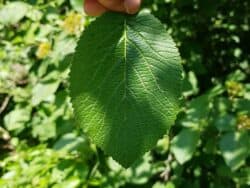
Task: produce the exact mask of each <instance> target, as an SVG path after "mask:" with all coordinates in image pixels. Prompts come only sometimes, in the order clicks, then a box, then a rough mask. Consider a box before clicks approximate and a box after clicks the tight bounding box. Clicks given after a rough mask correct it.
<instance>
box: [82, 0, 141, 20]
mask: <svg viewBox="0 0 250 188" xmlns="http://www.w3.org/2000/svg"><path fill="white" fill-rule="evenodd" d="M140 5H141V0H85V1H84V11H85V12H86V14H88V15H90V16H99V15H101V14H103V13H104V12H106V11H117V12H125V13H128V14H135V13H136V12H137V11H138V10H139V8H140Z"/></svg>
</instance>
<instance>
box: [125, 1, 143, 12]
mask: <svg viewBox="0 0 250 188" xmlns="http://www.w3.org/2000/svg"><path fill="white" fill-rule="evenodd" d="M140 5H141V0H124V7H125V9H126V12H127V13H128V14H135V13H136V12H138V10H139V8H140Z"/></svg>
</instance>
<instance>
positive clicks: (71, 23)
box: [63, 12, 82, 34]
mask: <svg viewBox="0 0 250 188" xmlns="http://www.w3.org/2000/svg"><path fill="white" fill-rule="evenodd" d="M81 28H82V15H81V14H78V13H74V12H71V13H69V14H68V15H67V17H66V18H65V20H64V22H63V29H64V30H65V31H66V32H67V33H69V34H77V33H78V32H79V31H81Z"/></svg>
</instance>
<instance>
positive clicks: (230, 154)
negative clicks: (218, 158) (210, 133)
mask: <svg viewBox="0 0 250 188" xmlns="http://www.w3.org/2000/svg"><path fill="white" fill-rule="evenodd" d="M249 147H250V142H249V136H248V135H247V133H246V132H245V133H239V132H230V133H227V134H224V135H223V136H222V138H221V140H220V150H221V152H222V155H223V157H224V159H225V161H226V164H227V165H228V166H229V167H230V168H231V169H232V170H236V169H238V168H239V167H240V166H242V165H243V164H244V163H245V159H246V158H247V156H248V154H249Z"/></svg>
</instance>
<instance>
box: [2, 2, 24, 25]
mask: <svg viewBox="0 0 250 188" xmlns="http://www.w3.org/2000/svg"><path fill="white" fill-rule="evenodd" d="M28 8H29V6H28V4H26V3H23V2H21V1H20V2H12V3H9V4H7V5H5V6H4V7H2V8H1V10H0V18H1V19H0V23H3V24H16V23H18V22H19V21H20V20H21V19H22V18H23V17H24V16H25V15H26V13H27V11H28Z"/></svg>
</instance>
